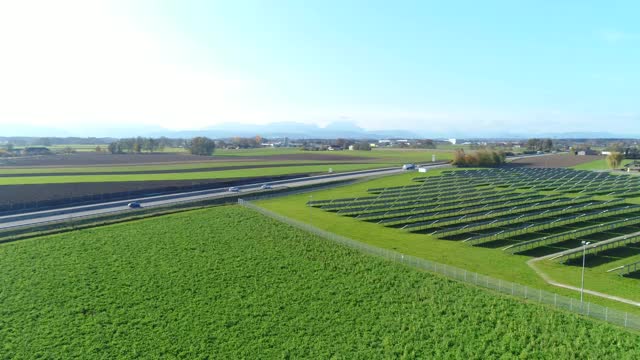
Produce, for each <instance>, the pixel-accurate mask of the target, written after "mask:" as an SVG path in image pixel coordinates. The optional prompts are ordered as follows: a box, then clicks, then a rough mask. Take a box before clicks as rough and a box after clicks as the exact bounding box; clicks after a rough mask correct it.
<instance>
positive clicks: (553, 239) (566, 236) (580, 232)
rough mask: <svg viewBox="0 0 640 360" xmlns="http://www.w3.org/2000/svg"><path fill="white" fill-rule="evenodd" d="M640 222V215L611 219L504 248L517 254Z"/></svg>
mask: <svg viewBox="0 0 640 360" xmlns="http://www.w3.org/2000/svg"><path fill="white" fill-rule="evenodd" d="M637 224H640V216H634V217H630V218H627V219H621V220H614V221H609V222H606V223H602V224H597V225H591V226H587V227H583V228H580V229H574V230H569V231H564V232H561V233H558V234H553V235H549V236H543V237H541V238H538V239H533V240H527V241H523V242H520V243H518V244H513V245H510V246H507V247H506V248H504V250H505V251H507V252H509V253H512V254H515V253H519V252H523V251H527V250H531V249H535V248H538V247H541V246H546V245H551V244H556V243H560V242H563V241H567V240H574V239H577V238H579V237H582V236H586V235H591V234H595V233H598V232H606V231H611V230H614V229H617V228H621V227H626V226H630V225H637Z"/></svg>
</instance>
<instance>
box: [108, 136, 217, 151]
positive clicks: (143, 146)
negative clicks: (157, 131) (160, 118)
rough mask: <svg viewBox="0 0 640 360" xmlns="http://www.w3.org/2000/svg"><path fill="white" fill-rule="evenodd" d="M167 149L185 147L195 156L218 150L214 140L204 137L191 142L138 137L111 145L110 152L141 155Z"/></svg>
mask: <svg viewBox="0 0 640 360" xmlns="http://www.w3.org/2000/svg"><path fill="white" fill-rule="evenodd" d="M166 147H183V148H185V149H187V150H188V151H189V152H190V153H191V154H193V155H211V154H213V151H214V150H215V148H216V143H215V141H214V140H212V139H209V138H207V137H203V136H199V137H195V138H193V139H190V140H185V139H169V138H165V137H160V138H150V137H149V138H147V137H140V136H138V137H135V138H125V139H120V140H117V141H113V142H112V143H110V144H109V146H108V150H109V152H110V153H112V154H123V153H130V154H140V153H143V152H149V153H152V152H156V151H164V149H165V148H166Z"/></svg>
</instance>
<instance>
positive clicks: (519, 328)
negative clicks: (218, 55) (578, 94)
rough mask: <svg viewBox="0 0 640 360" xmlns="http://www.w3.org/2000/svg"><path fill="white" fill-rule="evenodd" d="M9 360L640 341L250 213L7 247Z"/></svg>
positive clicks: (584, 348) (553, 348)
mask: <svg viewBox="0 0 640 360" xmlns="http://www.w3.org/2000/svg"><path fill="white" fill-rule="evenodd" d="M0 273H2V274H3V276H2V277H0V283H1V285H2V289H3V291H2V292H0V314H1V316H0V344H1V345H0V358H6V359H33V358H162V357H169V358H227V359H229V358H362V359H365V358H366V359H369V358H382V357H386V358H447V357H451V358H469V359H486V358H499V357H513V358H516V357H519V358H549V359H559V358H599V359H602V358H615V359H633V358H638V357H639V356H640V349H639V348H638V346H637V345H638V335H637V334H635V333H630V332H626V331H624V330H622V329H619V328H616V327H613V326H610V325H607V324H605V323H600V322H596V321H591V320H588V319H584V318H582V317H580V316H577V315H574V314H570V313H565V312H562V311H555V310H552V309H550V308H547V307H545V306H542V305H535V304H530V303H526V302H524V301H519V300H517V299H514V298H510V297H507V296H504V295H500V294H496V293H492V292H489V291H485V290H481V289H478V288H475V287H472V286H469V285H465V284H461V283H457V282H453V281H450V280H446V279H444V278H441V277H439V276H436V275H431V274H429V273H425V272H421V271H418V270H414V269H411V268H407V267H404V266H402V265H399V264H396V263H391V262H387V261H384V260H382V259H378V258H375V257H370V256H367V255H364V254H360V253H357V252H355V251H353V250H350V249H347V248H343V247H340V246H338V245H336V244H334V243H331V242H328V241H326V240H324V239H321V238H318V237H315V236H312V235H310V234H307V233H304V232H301V231H299V230H295V229H293V228H291V227H289V226H286V225H284V224H281V223H277V222H275V221H273V220H270V219H268V218H265V217H262V216H261V215H259V214H257V213H255V212H252V211H250V210H247V209H243V208H239V207H218V208H210V209H206V210H199V211H191V212H185V213H181V214H174V215H168V216H164V217H161V218H154V219H147V220H141V221H136V222H131V223H123V224H119V225H112V226H105V227H100V228H94V229H89V230H82V231H74V232H70V233H66V234H60V235H54V236H48V237H41V238H34V239H31V240H25V241H20V242H15V243H9V244H4V245H0Z"/></svg>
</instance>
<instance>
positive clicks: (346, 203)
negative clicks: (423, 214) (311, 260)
mask: <svg viewBox="0 0 640 360" xmlns="http://www.w3.org/2000/svg"><path fill="white" fill-rule="evenodd" d="M493 191H495V190H493ZM474 192H477V190H476V189H475V188H462V189H460V190H459V191H457V192H456V193H459V194H469V193H474ZM443 194H452V193H451V191H438V192H428V191H427V192H424V193H423V192H416V193H414V192H411V193H403V194H398V195H397V196H392V197H390V196H365V197H360V198H356V199H351V200H348V201H338V202H335V203H330V204H320V207H321V208H323V209H325V210H329V209H333V208H341V207H354V206H359V205H366V204H371V203H374V202H393V201H395V200H396V199H397V200H404V199H415V198H416V197H417V196H419V197H425V196H442V195H443Z"/></svg>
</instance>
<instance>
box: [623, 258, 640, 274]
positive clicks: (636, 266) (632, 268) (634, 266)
mask: <svg viewBox="0 0 640 360" xmlns="http://www.w3.org/2000/svg"><path fill="white" fill-rule="evenodd" d="M638 271H640V261H636V262H634V263H631V264H626V265H623V266H622V269H621V270H620V272H619V274H620V276H627V275H629V274H632V273H635V272H638Z"/></svg>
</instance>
